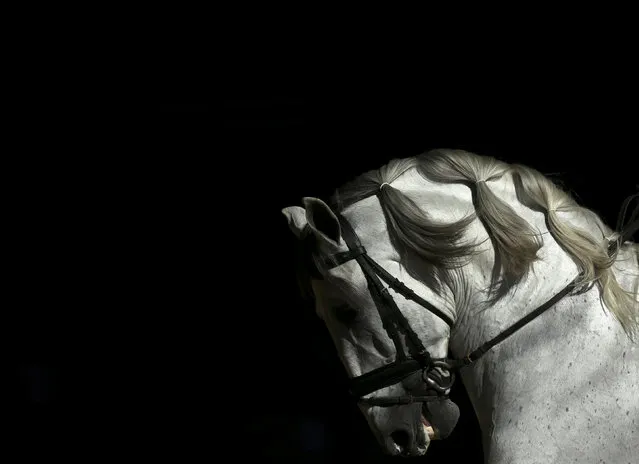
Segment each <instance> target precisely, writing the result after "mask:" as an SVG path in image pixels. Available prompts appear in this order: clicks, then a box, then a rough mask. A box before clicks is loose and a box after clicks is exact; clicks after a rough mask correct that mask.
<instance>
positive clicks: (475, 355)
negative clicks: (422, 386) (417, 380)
mask: <svg viewBox="0 0 639 464" xmlns="http://www.w3.org/2000/svg"><path fill="white" fill-rule="evenodd" d="M577 279H578V277H576V278H575V279H574V280H573V281H572V282H570V283H569V284H568V285H567V286H566V287H565V288H564V289H563V290H562V291H561V292H559V293H557V294H556V295H555V296H553V297H552V298H551V299H550V300H548V301H546V302H545V303H544V304H542V305H541V306H539V307H538V308H537V309H535V310H534V311H532V312H531V313H530V314H528V315H527V316H524V317H523V318H521V319H520V320H518V321H517V322H515V323H514V324H513V325H511V326H510V327H508V328H507V329H506V330H504V331H503V332H502V333H500V334H499V335H497V336H496V337H495V338H493V339H491V340H489V341H487V342H486V343H484V344H483V345H481V346H480V347H479V348H477V349H476V350H475V351H473V352H472V353H470V354H469V355H468V356H466V357H465V358H464V359H459V360H456V361H455V362H454V366H453V367H455V368H459V367H464V366H468V365H469V364H472V363H474V362H475V361H477V360H478V359H479V358H481V357H482V356H483V355H484V353H486V352H487V351H488V350H490V349H491V348H492V347H494V346H495V345H497V344H498V343H501V342H503V341H504V340H506V339H507V338H508V337H510V336H511V335H512V334H514V333H515V332H517V331H518V330H519V329H521V328H522V327H523V326H525V325H526V324H528V323H529V322H530V321H532V320H533V319H535V318H536V317H537V316H539V315H541V314H542V313H543V312H544V311H546V310H547V309H549V308H550V307H552V306H553V305H554V304H555V303H557V302H558V301H559V300H561V299H562V298H563V297H564V296H566V295H567V294H568V293H570V292H571V291H572V290H573V289H574V288H575V283H576V282H577Z"/></svg>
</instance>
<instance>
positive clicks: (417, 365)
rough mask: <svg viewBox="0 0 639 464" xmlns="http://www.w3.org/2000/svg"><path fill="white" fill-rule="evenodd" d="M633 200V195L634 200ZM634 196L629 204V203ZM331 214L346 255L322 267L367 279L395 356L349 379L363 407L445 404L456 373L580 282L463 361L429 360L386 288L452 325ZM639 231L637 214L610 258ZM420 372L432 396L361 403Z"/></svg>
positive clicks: (612, 248) (343, 221)
mask: <svg viewBox="0 0 639 464" xmlns="http://www.w3.org/2000/svg"><path fill="white" fill-rule="evenodd" d="M632 197H636V195H633V196H632ZM632 197H631V198H630V199H632ZM627 201H628V200H627ZM335 215H336V216H337V218H338V220H339V223H340V226H341V231H342V238H343V239H344V242H345V243H346V246H347V247H348V251H345V252H342V253H337V254H335V255H332V256H330V257H329V258H327V259H325V260H324V262H325V264H326V269H331V268H334V267H337V266H340V265H342V264H344V263H346V262H348V261H350V260H355V261H357V263H358V264H359V265H360V267H361V269H362V271H363V273H364V276H365V277H366V282H367V284H368V289H369V291H370V293H371V296H372V298H373V301H374V302H375V306H376V308H377V311H378V312H379V315H380V318H381V320H382V324H383V327H384V329H385V330H386V332H387V333H388V335H389V337H390V338H391V340H392V341H393V344H394V345H395V349H396V353H397V354H396V356H395V360H394V361H393V362H392V363H390V364H387V365H385V366H382V367H380V368H378V369H374V370H372V371H370V372H367V373H365V374H362V375H360V376H357V377H353V378H352V379H350V392H351V395H353V397H354V398H356V399H357V401H358V402H360V403H362V404H367V405H370V406H380V407H389V406H395V405H401V404H411V403H422V402H430V401H441V400H445V399H447V398H448V395H449V393H450V388H451V387H452V385H453V383H454V382H455V371H456V370H458V369H460V368H462V367H465V366H468V365H470V364H472V363H474V362H475V361H477V360H478V359H479V358H480V357H481V356H483V355H484V354H485V353H486V352H487V351H488V350H490V349H491V348H492V347H494V346H495V345H497V344H498V343H501V342H502V341H504V340H505V339H506V338H508V337H509V336H510V335H512V334H513V333H515V332H516V331H517V330H519V329H521V328H522V327H524V326H525V325H526V324H528V323H529V322H531V321H532V320H533V319H535V318H537V317H538V316H540V315H541V314H543V313H544V311H546V310H547V309H549V308H551V307H552V306H553V305H554V304H555V303H557V302H558V301H559V300H561V299H562V298H563V297H564V296H566V295H567V294H568V293H570V292H571V291H572V290H573V289H574V288H575V284H576V282H577V280H578V278H579V276H578V277H576V278H575V279H574V280H573V281H572V282H570V283H569V284H568V285H566V287H564V288H563V290H561V291H560V292H559V293H557V294H556V295H554V296H553V297H552V298H550V299H549V300H548V301H546V302H545V303H544V304H542V305H541V306H539V307H537V308H536V309H535V310H534V311H532V312H531V313H530V314H528V315H526V316H525V317H523V318H522V319H520V320H519V321H517V322H516V323H514V324H513V325H511V326H510V327H508V328H507V329H506V330H504V331H503V332H501V333H500V334H499V335H497V336H496V337H494V338H492V339H491V340H489V341H487V342H486V343H484V344H483V345H481V346H480V347H479V348H477V349H476V350H474V351H472V352H471V353H470V354H468V355H467V356H465V357H464V358H462V359H451V358H433V357H431V355H430V353H429V352H428V351H427V350H426V348H425V347H424V345H423V344H422V342H421V340H420V339H419V337H418V336H417V334H416V333H415V332H414V331H413V329H412V328H411V326H410V324H409V323H408V321H407V320H406V318H405V317H404V315H403V314H402V312H401V311H400V310H399V308H398V307H397V304H396V303H395V300H393V297H392V296H391V295H390V294H389V292H388V289H389V288H392V289H393V290H394V291H395V292H397V293H399V294H400V295H402V296H404V297H405V298H406V299H408V300H411V301H414V302H415V303H418V304H419V305H421V306H422V307H424V308H425V309H427V310H428V311H430V312H431V313H433V314H434V315H436V316H437V317H439V318H440V319H442V320H443V321H444V322H446V324H448V326H449V327H450V328H451V330H452V329H453V327H454V321H453V320H452V319H451V318H450V317H449V316H448V315H446V314H445V313H443V312H442V311H440V310H439V309H437V308H436V307H435V306H433V305H432V304H431V303H429V302H428V301H426V300H424V299H423V298H421V297H420V296H419V295H417V294H416V293H415V292H414V291H413V290H411V289H410V288H408V287H407V286H406V285H405V284H404V283H402V282H401V281H400V280H398V279H397V278H395V277H393V276H392V275H391V274H389V273H388V272H387V271H386V270H385V269H383V268H382V267H381V266H380V265H379V264H378V263H376V262H375V261H374V260H373V259H372V258H371V257H370V256H369V255H368V254H367V253H366V249H365V248H364V247H363V246H362V245H361V242H360V240H359V238H358V237H357V234H356V233H355V231H354V230H353V228H352V227H351V225H350V223H349V222H348V221H347V220H346V218H344V217H343V216H342V215H341V214H339V213H335ZM638 227H639V219H636V211H635V212H634V213H633V217H632V218H631V221H630V224H628V225H627V226H626V227H625V228H624V230H623V231H622V232H621V233H620V236H619V238H618V239H617V240H615V241H614V242H611V243H610V246H609V248H608V253H609V254H610V255H611V256H612V254H614V253H615V252H616V250H617V248H618V246H620V244H622V243H624V242H625V241H626V240H628V239H629V238H630V237H631V236H632V234H633V233H634V232H635V231H636V230H637V229H638ZM382 280H383V281H384V282H386V284H387V285H388V287H385V286H384V284H383V283H382ZM400 332H402V333H403V334H404V336H405V343H406V346H407V348H408V354H407V353H406V352H405V351H404V347H403V344H402V341H401V338H400ZM436 368H439V369H440V370H441V371H444V372H447V373H448V374H449V375H448V378H445V377H444V376H442V375H441V374H440V373H439V372H438V371H437V370H436ZM420 371H421V377H422V380H423V381H424V382H425V383H426V385H427V386H428V390H429V391H432V392H434V394H433V395H426V396H412V395H406V396H375V397H371V398H365V395H368V394H370V393H373V392H375V391H377V390H380V389H382V388H385V387H388V386H391V385H394V384H397V383H400V382H401V381H403V380H404V379H406V378H407V377H409V376H411V375H413V374H415V373H417V372H420Z"/></svg>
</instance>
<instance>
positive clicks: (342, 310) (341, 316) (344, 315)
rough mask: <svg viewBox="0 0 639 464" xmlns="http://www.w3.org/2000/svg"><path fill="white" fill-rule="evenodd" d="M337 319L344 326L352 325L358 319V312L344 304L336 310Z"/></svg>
mask: <svg viewBox="0 0 639 464" xmlns="http://www.w3.org/2000/svg"><path fill="white" fill-rule="evenodd" d="M334 312H335V318H336V319H337V320H338V321H340V322H341V323H342V324H344V325H350V324H352V323H353V322H355V320H356V319H357V311H355V310H354V309H353V308H351V307H350V306H348V305H346V304H344V305H340V306H337V307H336V308H335V309H334Z"/></svg>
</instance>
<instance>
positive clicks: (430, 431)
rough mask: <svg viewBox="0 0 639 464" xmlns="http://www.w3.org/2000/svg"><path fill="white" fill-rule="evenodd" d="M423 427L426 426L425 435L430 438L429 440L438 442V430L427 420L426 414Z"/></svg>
mask: <svg viewBox="0 0 639 464" xmlns="http://www.w3.org/2000/svg"><path fill="white" fill-rule="evenodd" d="M421 417H422V425H423V426H424V433H425V434H426V435H427V436H428V439H429V440H438V439H439V436H438V435H439V434H438V433H437V430H436V429H435V428H434V427H433V426H432V424H431V423H430V422H429V421H428V419H426V417H425V416H424V414H422V416H421Z"/></svg>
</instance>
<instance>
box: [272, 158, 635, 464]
mask: <svg viewBox="0 0 639 464" xmlns="http://www.w3.org/2000/svg"><path fill="white" fill-rule="evenodd" d="M303 203H304V208H302V207H299V206H291V207H288V208H284V209H283V210H282V212H283V213H284V215H285V216H286V218H287V219H288V223H289V226H290V228H291V230H292V231H293V233H294V234H295V235H296V236H297V237H298V238H299V239H300V240H301V239H304V242H305V243H309V238H310V243H311V244H312V247H311V249H310V251H311V252H312V263H313V264H314V266H315V268H316V269H315V272H316V274H315V275H314V276H313V277H312V278H311V284H312V291H313V294H314V297H315V300H316V309H317V312H318V314H319V316H320V317H321V318H322V319H323V320H324V321H325V323H326V325H327V327H328V330H329V332H330V334H331V337H332V338H333V341H334V343H335V345H336V347H337V351H338V353H339V355H340V358H341V360H342V362H343V364H344V366H345V368H346V370H347V373H348V374H349V376H350V377H352V378H357V377H358V376H361V375H362V374H365V373H368V372H371V371H375V370H380V368H383V367H384V366H387V365H389V364H392V363H394V362H395V361H396V357H399V354H398V351H401V350H405V349H408V351H410V346H409V345H410V344H409V343H408V342H409V340H408V339H407V338H408V337H407V336H405V335H402V336H400V339H399V344H398V343H397V340H394V339H392V338H390V337H389V334H390V332H389V327H388V326H387V325H388V324H387V321H385V320H383V318H382V317H381V312H378V311H381V309H379V307H378V306H379V298H377V299H376V297H374V295H373V293H376V292H374V291H372V290H371V283H370V279H369V276H367V275H365V272H366V271H364V268H363V267H362V261H361V259H362V258H361V256H359V258H357V259H355V257H357V256H358V255H361V253H362V252H363V253H365V254H367V255H368V257H370V258H372V260H374V262H376V263H378V264H379V265H380V267H381V268H383V270H385V271H387V273H389V274H391V275H392V276H393V277H395V278H398V279H399V280H401V281H402V282H403V283H404V284H406V286H407V287H409V288H410V289H412V290H413V291H414V292H415V293H416V294H417V295H418V297H421V298H422V299H423V300H426V301H427V302H428V303H430V304H431V305H432V306H433V307H434V308H436V310H435V312H437V311H439V316H438V315H436V314H434V313H433V312H432V311H430V310H427V309H424V307H422V306H421V305H420V304H417V303H416V302H415V301H414V300H411V299H407V298H405V297H404V296H403V295H402V294H400V293H399V292H397V291H396V289H397V287H393V286H390V287H387V289H388V293H389V294H390V295H392V297H393V299H394V301H395V303H396V304H397V307H398V309H399V310H400V311H401V313H402V314H403V316H404V317H405V319H406V320H407V321H408V323H409V325H410V328H411V329H412V331H413V332H414V333H415V334H416V335H417V337H419V341H420V342H421V344H423V346H424V347H425V348H426V349H427V351H428V352H429V353H430V356H431V358H442V359H443V358H446V356H447V353H449V352H450V353H452V356H453V357H454V358H456V359H463V358H464V356H466V355H468V353H471V352H472V351H473V350H474V349H476V348H477V347H478V346H480V345H482V344H483V343H485V342H486V341H488V340H490V339H492V338H493V337H495V336H496V335H498V334H500V333H502V332H503V331H504V330H505V329H506V328H508V327H510V326H511V325H513V324H514V323H516V322H517V321H519V320H521V319H522V318H523V317H524V316H526V315H527V314H529V313H530V312H531V311H533V310H534V309H535V308H538V307H539V306H541V305H543V304H544V303H545V302H547V301H549V300H551V299H552V298H553V297H554V296H555V295H557V294H558V293H560V292H561V291H562V290H563V289H564V288H565V287H566V286H567V285H568V284H569V283H570V282H571V281H573V279H575V278H576V277H577V280H576V281H575V287H574V290H573V291H570V292H567V294H566V295H565V296H563V297H562V298H561V299H559V301H557V302H556V303H554V304H553V305H552V306H550V307H549V309H547V310H546V311H545V312H543V314H541V315H539V316H538V317H536V318H535V319H534V320H532V321H531V322H529V323H528V324H527V325H525V326H523V327H521V328H519V330H517V331H516V332H514V333H513V334H512V335H511V336H509V337H508V338H506V339H505V340H504V341H502V342H501V343H498V344H496V345H495V346H494V347H492V349H490V350H488V351H487V352H486V353H485V354H483V356H481V357H480V358H479V359H477V360H476V362H474V363H473V364H470V365H467V366H464V367H460V368H459V372H460V374H461V377H462V380H463V383H464V385H465V387H466V390H467V392H468V395H469V397H470V399H471V402H472V403H473V406H474V409H475V412H476V414H477V417H478V420H479V424H480V427H481V430H482V436H483V445H484V446H483V448H484V453H485V462H486V463H489V464H498V463H517V464H525V463H543V464H547V463H582V464H585V463H600V462H606V463H620V464H625V463H629V464H637V463H639V350H638V349H637V344H636V342H635V341H634V340H636V337H637V334H638V333H639V301H638V299H637V288H638V286H639V262H638V259H639V246H638V245H637V244H634V243H631V242H629V241H626V242H625V243H620V242H622V241H623V240H618V238H619V234H618V233H616V232H613V231H612V230H611V229H610V228H608V227H606V226H605V225H604V224H603V223H602V221H601V220H600V219H599V217H597V216H596V215H595V214H594V213H593V212H591V211H590V210H587V209H585V208H582V207H580V206H579V205H577V203H576V202H575V201H574V200H572V198H571V197H570V195H568V194H567V193H565V192H563V191H562V190H561V189H560V188H558V187H557V186H555V185H554V184H553V183H552V182H551V181H550V180H548V179H547V178H546V177H544V176H543V175H542V174H540V173H538V172H537V171H535V170H533V169H531V168H528V167H525V166H521V165H510V164H507V163H503V162H500V161H498V160H495V159H493V158H488V157H481V156H478V155H475V154H472V153H468V152H463V151H455V150H434V151H431V152H429V153H426V154H424V155H420V156H418V157H414V158H409V159H402V160H393V161H391V162H390V163H388V164H387V165H386V166H384V167H382V168H380V169H379V170H375V171H371V172H368V173H366V174H363V175H362V176H360V177H358V178H357V179H355V180H354V181H353V182H351V183H349V184H347V185H346V186H344V187H342V188H340V189H338V190H337V191H336V193H335V195H334V197H333V199H332V205H331V207H329V206H328V205H327V204H326V203H324V202H323V201H322V200H320V199H317V198H304V199H303ZM340 216H341V217H342V218H345V220H346V221H347V223H348V224H350V226H352V229H353V231H354V232H355V234H356V235H357V237H358V238H359V241H360V242H361V245H362V246H363V247H364V248H363V249H361V250H360V251H359V252H357V253H355V252H353V250H351V251H349V246H347V243H346V242H345V240H344V233H345V231H344V227H345V224H344V223H340V219H339V217H340ZM610 241H611V242H610ZM609 243H613V245H615V246H613V247H612V248H611V249H610V250H609V249H608V244H609ZM609 251H610V256H609ZM349 253H350V254H349ZM340 256H341V258H342V259H340ZM385 282H386V281H385ZM383 285H384V286H386V285H387V284H386V283H385V284H383ZM376 303H377V304H376ZM446 319H448V320H451V321H452V327H449V325H448V324H446V322H445V320H446ZM391 335H392V334H391ZM431 367H433V366H431ZM433 370H437V371H438V375H439V377H438V379H439V380H440V381H442V382H443V381H446V380H448V381H450V371H449V370H447V369H445V368H441V369H440V368H439V367H437V368H435V369H433ZM421 379H422V377H421V376H419V374H418V373H417V374H413V375H406V376H402V378H401V379H395V380H396V381H395V383H392V384H391V383H390V382H392V381H386V382H383V385H384V386H383V387H382V388H379V389H377V390H375V391H370V390H371V389H370V388H369V389H368V390H367V391H365V394H363V395H358V396H360V397H361V398H360V403H359V404H360V408H361V410H362V412H363V413H364V415H365V417H366V418H367V420H368V423H369V425H370V427H371V430H372V431H373V433H374V435H375V436H376V437H377V439H378V440H379V442H380V444H381V446H382V447H383V448H384V450H385V451H386V452H388V453H390V454H400V455H405V456H418V455H423V454H425V453H426V450H427V448H428V445H429V443H430V440H431V438H433V437H435V438H437V436H438V435H439V437H440V438H441V437H445V436H446V435H448V433H450V430H443V429H446V428H448V429H450V428H452V427H454V423H455V421H456V417H454V415H455V413H454V412H452V413H451V412H450V411H451V405H450V404H447V401H448V402H449V400H447V399H446V398H447V393H448V389H446V388H444V389H442V388H440V389H439V390H437V394H439V395H442V398H443V401H441V402H432V403H430V402H429V403H426V402H424V403H421V402H419V401H412V402H410V401H409V402H408V404H397V402H395V404H394V405H391V406H388V405H386V406H387V407H383V406H384V405H383V404H378V403H375V399H376V398H377V399H380V398H381V399H382V401H383V399H384V398H388V397H391V398H395V399H396V398H398V397H402V398H406V397H409V398H410V396H408V395H413V396H415V395H417V396H419V395H427V394H432V392H433V388H434V387H433V385H435V384H436V383H437V382H433V381H429V382H430V384H429V383H423V382H421ZM424 380H428V378H427V377H424ZM422 398H425V397H424V396H422ZM428 398H430V397H428ZM446 414H448V415H452V416H453V417H452V419H451V417H440V416H445V415H446ZM451 421H452V426H451ZM429 427H432V428H429ZM432 429H434V432H432ZM438 429H441V430H439V431H438Z"/></svg>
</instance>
